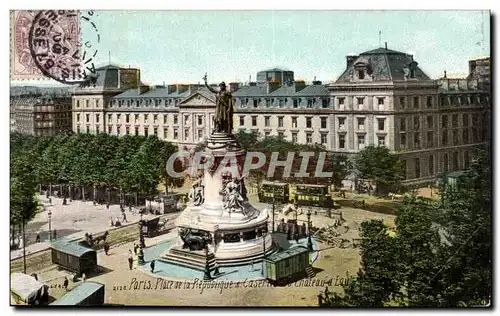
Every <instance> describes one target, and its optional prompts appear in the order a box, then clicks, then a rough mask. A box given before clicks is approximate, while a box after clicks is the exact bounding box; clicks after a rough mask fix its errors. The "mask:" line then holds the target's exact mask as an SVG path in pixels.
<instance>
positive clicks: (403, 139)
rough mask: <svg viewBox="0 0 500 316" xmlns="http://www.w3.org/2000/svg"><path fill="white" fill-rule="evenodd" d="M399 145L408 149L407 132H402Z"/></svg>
mask: <svg viewBox="0 0 500 316" xmlns="http://www.w3.org/2000/svg"><path fill="white" fill-rule="evenodd" d="M399 143H400V144H399V147H400V148H401V149H406V134H400V141H399Z"/></svg>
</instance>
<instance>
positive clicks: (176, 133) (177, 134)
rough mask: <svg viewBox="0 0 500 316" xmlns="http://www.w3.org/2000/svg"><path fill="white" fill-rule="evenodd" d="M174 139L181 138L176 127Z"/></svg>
mask: <svg viewBox="0 0 500 316" xmlns="http://www.w3.org/2000/svg"><path fill="white" fill-rule="evenodd" d="M174 139H175V140H177V139H179V131H178V130H177V129H176V128H175V129H174Z"/></svg>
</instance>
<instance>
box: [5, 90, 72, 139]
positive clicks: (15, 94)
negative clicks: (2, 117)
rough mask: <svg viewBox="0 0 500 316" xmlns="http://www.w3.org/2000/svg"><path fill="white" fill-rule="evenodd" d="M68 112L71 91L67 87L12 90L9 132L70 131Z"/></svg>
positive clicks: (39, 134)
mask: <svg viewBox="0 0 500 316" xmlns="http://www.w3.org/2000/svg"><path fill="white" fill-rule="evenodd" d="M29 88H33V87H29ZM71 112H72V111H71V94H70V91H69V90H68V89H58V88H45V89H36V88H35V89H28V88H26V89H20V90H19V89H18V90H14V91H11V97H10V129H11V131H12V132H19V133H26V134H32V135H36V136H51V135H55V134H58V133H66V132H71V130H72V122H71Z"/></svg>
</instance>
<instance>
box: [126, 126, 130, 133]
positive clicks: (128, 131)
mask: <svg viewBox="0 0 500 316" xmlns="http://www.w3.org/2000/svg"><path fill="white" fill-rule="evenodd" d="M125 134H126V135H130V127H128V126H127V127H126V128H125Z"/></svg>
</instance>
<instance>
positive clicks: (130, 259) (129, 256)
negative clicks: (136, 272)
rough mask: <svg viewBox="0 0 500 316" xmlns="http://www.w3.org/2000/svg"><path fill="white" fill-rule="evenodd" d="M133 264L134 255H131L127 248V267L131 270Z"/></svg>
mask: <svg viewBox="0 0 500 316" xmlns="http://www.w3.org/2000/svg"><path fill="white" fill-rule="evenodd" d="M133 264H134V257H132V250H130V249H129V250H128V267H129V269H130V270H132V265H133Z"/></svg>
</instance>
